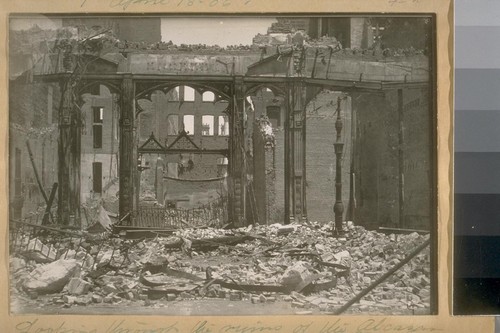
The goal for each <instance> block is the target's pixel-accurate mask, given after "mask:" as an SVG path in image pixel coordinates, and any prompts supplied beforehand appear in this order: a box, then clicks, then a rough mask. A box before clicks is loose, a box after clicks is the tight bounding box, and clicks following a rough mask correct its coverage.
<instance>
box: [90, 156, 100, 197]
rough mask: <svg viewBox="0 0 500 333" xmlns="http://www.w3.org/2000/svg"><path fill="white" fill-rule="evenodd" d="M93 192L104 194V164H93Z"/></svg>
mask: <svg viewBox="0 0 500 333" xmlns="http://www.w3.org/2000/svg"><path fill="white" fill-rule="evenodd" d="M92 191H93V192H94V193H102V163H101V162H94V163H92Z"/></svg>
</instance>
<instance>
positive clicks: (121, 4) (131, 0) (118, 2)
mask: <svg viewBox="0 0 500 333" xmlns="http://www.w3.org/2000/svg"><path fill="white" fill-rule="evenodd" d="M78 1H80V7H81V8H83V7H85V6H86V5H87V4H88V3H89V2H90V1H91V0H78ZM108 1H109V7H111V8H115V9H121V10H124V11H125V10H127V9H129V8H131V7H133V6H134V5H144V6H155V7H161V6H163V7H167V6H168V7H174V8H182V7H208V8H224V7H231V6H248V5H250V4H252V1H253V0H108Z"/></svg>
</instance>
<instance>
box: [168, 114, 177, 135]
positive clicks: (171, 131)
mask: <svg viewBox="0 0 500 333" xmlns="http://www.w3.org/2000/svg"><path fill="white" fill-rule="evenodd" d="M177 134H179V115H177V114H169V115H168V116H167V135H177Z"/></svg>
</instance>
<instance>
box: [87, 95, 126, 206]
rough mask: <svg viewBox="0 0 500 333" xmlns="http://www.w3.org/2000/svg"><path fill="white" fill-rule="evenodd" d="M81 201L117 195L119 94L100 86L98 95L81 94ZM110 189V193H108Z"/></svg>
mask: <svg viewBox="0 0 500 333" xmlns="http://www.w3.org/2000/svg"><path fill="white" fill-rule="evenodd" d="M82 100H83V105H82V106H81V110H82V134H81V162H80V163H81V164H80V168H81V174H80V177H81V178H80V179H81V185H80V186H81V188H80V193H81V200H82V202H85V201H86V200H87V199H89V198H91V197H96V198H98V197H101V196H103V195H107V194H109V195H111V196H115V195H116V190H117V189H116V188H115V187H113V186H112V185H113V184H114V183H117V179H118V150H119V146H120V144H119V110H118V106H117V100H118V96H114V95H112V94H111V92H110V91H109V89H108V88H106V87H105V86H102V85H101V86H100V87H99V91H97V92H96V94H95V95H91V94H85V95H83V96H82ZM108 189H110V190H111V192H112V193H111V192H110V193H107V190H108Z"/></svg>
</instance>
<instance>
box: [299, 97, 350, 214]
mask: <svg viewBox="0 0 500 333" xmlns="http://www.w3.org/2000/svg"><path fill="white" fill-rule="evenodd" d="M341 96H343V95H342V94H341V93H340V92H335V91H328V90H324V91H321V92H320V93H319V94H318V95H317V96H316V97H315V98H314V99H313V100H312V101H311V102H310V103H309V104H308V105H307V108H306V117H307V119H306V124H307V125H306V131H307V133H306V140H307V141H306V150H307V151H306V166H307V169H306V170H307V175H306V179H307V185H306V191H307V193H306V194H307V214H308V218H309V220H311V221H318V222H328V221H333V220H334V213H333V204H334V202H335V173H336V171H335V168H336V157H335V153H334V147H333V144H334V143H335V142H336V132H335V121H336V119H337V115H336V109H337V99H338V98H339V97H341ZM341 116H342V118H341V119H342V123H343V129H342V132H341V142H343V143H344V153H343V157H342V161H341V164H342V202H343V204H344V212H347V208H348V203H349V173H350V164H351V151H352V149H351V147H352V140H351V101H350V98H348V99H347V100H343V101H342V102H341ZM344 216H345V213H344Z"/></svg>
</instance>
